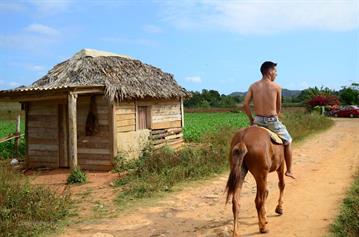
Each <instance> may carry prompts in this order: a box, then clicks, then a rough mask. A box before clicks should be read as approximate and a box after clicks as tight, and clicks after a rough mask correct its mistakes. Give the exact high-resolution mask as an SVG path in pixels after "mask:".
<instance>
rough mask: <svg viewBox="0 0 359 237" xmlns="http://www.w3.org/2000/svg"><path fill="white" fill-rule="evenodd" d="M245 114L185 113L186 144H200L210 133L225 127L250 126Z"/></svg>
mask: <svg viewBox="0 0 359 237" xmlns="http://www.w3.org/2000/svg"><path fill="white" fill-rule="evenodd" d="M248 124H249V123H248V118H247V116H246V115H245V114H244V113H231V112H219V113H185V128H184V134H183V135H184V139H185V141H186V142H199V141H200V140H201V137H202V136H203V135H204V134H206V133H208V132H211V131H213V132H215V131H217V130H218V129H220V128H223V127H234V128H242V127H246V126H248Z"/></svg>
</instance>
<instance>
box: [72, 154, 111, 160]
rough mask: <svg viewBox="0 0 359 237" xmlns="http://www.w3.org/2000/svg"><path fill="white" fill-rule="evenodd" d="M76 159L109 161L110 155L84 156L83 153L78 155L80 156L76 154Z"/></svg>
mask: <svg viewBox="0 0 359 237" xmlns="http://www.w3.org/2000/svg"><path fill="white" fill-rule="evenodd" d="M77 158H78V159H79V160H86V159H91V160H111V157H110V155H101V154H84V153H80V154H78V156H77Z"/></svg>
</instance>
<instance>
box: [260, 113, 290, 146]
mask: <svg viewBox="0 0 359 237" xmlns="http://www.w3.org/2000/svg"><path fill="white" fill-rule="evenodd" d="M254 124H256V125H258V126H261V127H265V128H268V129H269V130H271V131H272V132H274V133H276V134H277V135H278V136H279V137H280V138H281V139H282V140H283V143H284V145H287V144H289V143H291V142H292V140H293V139H292V137H291V135H290V134H289V132H288V130H287V128H286V127H285V126H284V124H282V123H281V122H280V121H279V119H278V117H277V116H269V117H265V116H256V117H255V118H254Z"/></svg>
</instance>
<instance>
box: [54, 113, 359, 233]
mask: <svg viewBox="0 0 359 237" xmlns="http://www.w3.org/2000/svg"><path fill="white" fill-rule="evenodd" d="M293 152H294V172H295V174H296V176H297V180H291V179H286V189H285V195H284V214H283V216H277V215H276V214H275V213H274V209H275V206H276V204H277V199H278V193H279V192H278V188H277V182H278V180H277V175H276V173H272V174H271V175H270V177H269V180H268V182H269V183H268V184H269V197H268V199H267V205H266V206H267V215H268V221H269V224H268V228H269V231H270V232H269V233H268V234H266V235H265V236H276V237H278V236H286V237H288V236H303V237H304V236H305V237H308V236H324V235H325V234H326V233H327V232H328V228H329V224H330V223H331V222H332V221H333V219H334V218H335V216H336V215H337V213H338V210H339V203H340V202H341V200H342V199H343V197H344V194H345V192H346V190H347V188H348V187H349V185H350V184H351V182H352V180H353V175H354V173H355V172H356V170H357V169H358V167H359V120H358V119H337V120H336V124H335V125H334V126H333V127H332V128H331V129H329V130H327V131H325V132H323V133H320V134H317V135H314V136H312V137H311V138H308V139H307V140H305V141H304V142H301V143H299V144H296V145H295V147H294V151H293ZM226 180H227V174H223V175H219V176H217V177H214V178H212V179H210V180H206V181H201V182H197V183H195V184H191V186H190V187H185V188H184V189H183V190H182V191H180V192H176V193H173V194H169V195H168V196H166V197H165V198H162V199H161V200H159V201H157V202H155V203H153V204H151V205H150V206H146V207H142V208H133V210H132V211H130V212H126V213H123V214H121V213H119V214H118V216H117V217H115V218H102V219H92V220H91V221H87V222H81V223H78V224H74V225H71V226H69V227H68V228H67V229H66V230H65V232H64V233H62V234H61V235H60V236H62V237H70V236H71V237H73V236H94V237H95V236H96V237H100V236H103V237H105V236H108V237H111V236H121V237H134V236H153V237H154V236H176V237H180V236H183V237H190V236H230V233H231V230H232V212H231V205H227V206H225V205H224V202H225V195H224V193H223V190H224V186H225V183H226ZM255 192H256V187H255V182H254V179H253V177H252V176H251V175H250V174H249V175H247V178H246V183H245V184H244V187H243V191H242V193H241V211H240V231H241V234H242V236H264V235H261V234H259V233H258V225H257V214H256V210H255V206H254V198H255Z"/></svg>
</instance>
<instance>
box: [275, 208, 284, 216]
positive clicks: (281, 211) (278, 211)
mask: <svg viewBox="0 0 359 237" xmlns="http://www.w3.org/2000/svg"><path fill="white" fill-rule="evenodd" d="M275 213H277V214H278V215H282V214H283V208H281V207H280V206H277V207H276V209H275Z"/></svg>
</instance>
